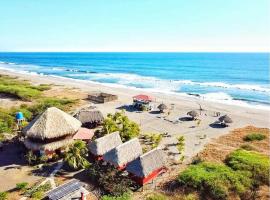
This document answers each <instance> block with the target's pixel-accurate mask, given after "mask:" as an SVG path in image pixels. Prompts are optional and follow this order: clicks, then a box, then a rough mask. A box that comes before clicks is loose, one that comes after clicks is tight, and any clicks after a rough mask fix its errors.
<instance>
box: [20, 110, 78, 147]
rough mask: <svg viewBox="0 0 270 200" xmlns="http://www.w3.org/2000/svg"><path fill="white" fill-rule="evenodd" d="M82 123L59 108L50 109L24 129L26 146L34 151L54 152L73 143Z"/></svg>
mask: <svg viewBox="0 0 270 200" xmlns="http://www.w3.org/2000/svg"><path fill="white" fill-rule="evenodd" d="M80 126H81V122H80V121H78V120H77V119H75V118H74V117H72V116H70V115H69V114H67V113H65V112H63V111H61V110H59V109H58V108H55V107H51V108H48V109H47V110H46V111H45V112H43V113H42V114H41V115H39V116H38V117H36V118H35V119H34V120H33V121H32V122H30V123H29V124H28V125H27V126H26V127H25V128H24V129H23V133H24V134H25V136H26V138H25V141H24V144H25V146H26V147H27V148H29V149H32V150H48V151H53V150H56V149H59V148H61V147H63V146H67V145H69V144H71V143H72V142H73V139H72V136H73V135H74V134H75V133H76V132H77V131H78V130H79V128H80Z"/></svg>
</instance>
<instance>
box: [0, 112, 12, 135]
mask: <svg viewBox="0 0 270 200" xmlns="http://www.w3.org/2000/svg"><path fill="white" fill-rule="evenodd" d="M15 125H16V124H15V116H12V115H10V113H9V112H8V111H7V110H4V109H2V108H0V133H4V132H7V133H11V132H12V130H13V128H14V127H15Z"/></svg>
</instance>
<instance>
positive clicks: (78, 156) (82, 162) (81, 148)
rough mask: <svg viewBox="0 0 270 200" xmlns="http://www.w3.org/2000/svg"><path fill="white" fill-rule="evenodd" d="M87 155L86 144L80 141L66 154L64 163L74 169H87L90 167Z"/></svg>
mask: <svg viewBox="0 0 270 200" xmlns="http://www.w3.org/2000/svg"><path fill="white" fill-rule="evenodd" d="M87 153H88V150H87V147H86V143H85V142H83V141H80V140H78V141H76V142H75V143H74V144H73V145H72V146H71V147H70V148H69V150H68V151H67V152H66V153H65V157H64V161H65V162H66V163H67V164H68V166H69V167H71V168H72V169H75V170H78V169H85V168H87V167H89V165H90V163H89V162H88V161H87V159H86V157H87Z"/></svg>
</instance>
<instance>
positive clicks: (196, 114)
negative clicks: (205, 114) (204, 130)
mask: <svg viewBox="0 0 270 200" xmlns="http://www.w3.org/2000/svg"><path fill="white" fill-rule="evenodd" d="M187 115H189V116H191V117H192V118H193V119H194V118H195V117H197V116H199V113H198V112H197V111H195V110H192V111H189V112H188V113H187Z"/></svg>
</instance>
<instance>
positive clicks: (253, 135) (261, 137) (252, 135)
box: [244, 133, 266, 142]
mask: <svg viewBox="0 0 270 200" xmlns="http://www.w3.org/2000/svg"><path fill="white" fill-rule="evenodd" d="M265 138H266V136H265V135H263V134H261V133H250V134H248V135H246V136H245V137H244V141H247V142H250V141H260V140H264V139H265Z"/></svg>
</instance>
